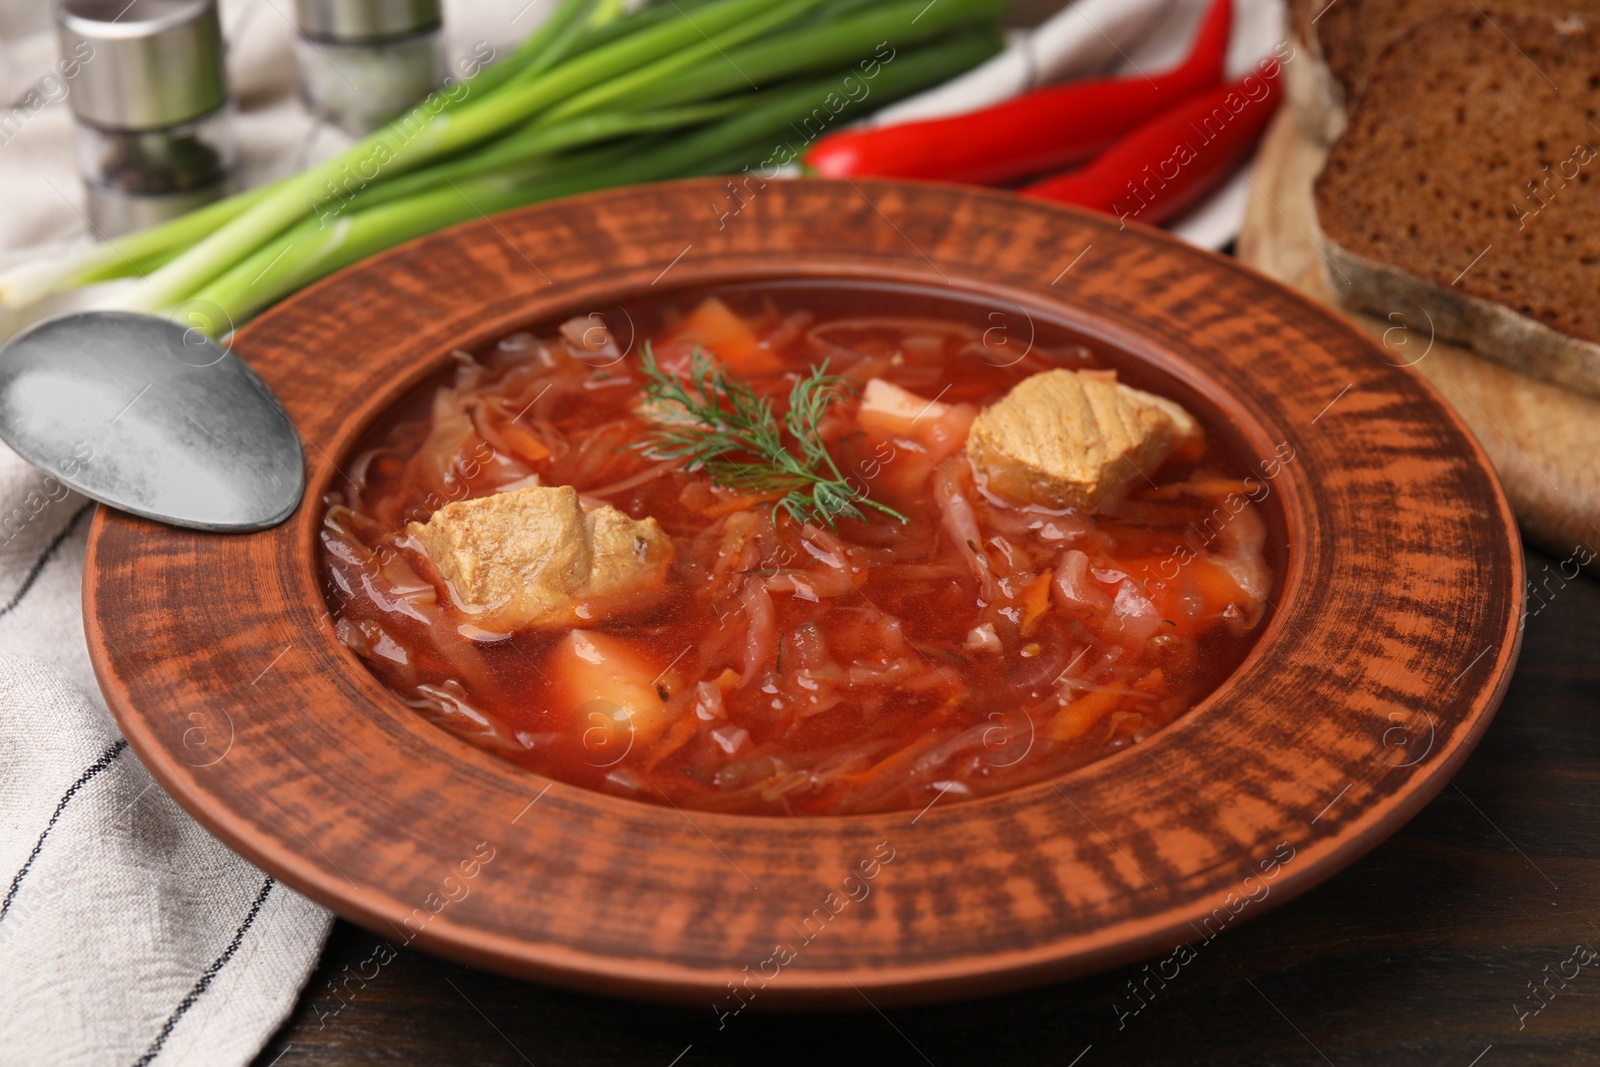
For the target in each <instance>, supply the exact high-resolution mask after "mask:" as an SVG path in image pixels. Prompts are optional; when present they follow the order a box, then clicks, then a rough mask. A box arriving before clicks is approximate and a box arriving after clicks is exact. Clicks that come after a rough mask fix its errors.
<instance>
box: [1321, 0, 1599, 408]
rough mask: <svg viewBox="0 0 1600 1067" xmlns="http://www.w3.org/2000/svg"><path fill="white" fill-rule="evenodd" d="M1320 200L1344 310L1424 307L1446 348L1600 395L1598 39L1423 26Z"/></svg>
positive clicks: (1371, 103) (1587, 31)
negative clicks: (1452, 343) (1456, 346)
mask: <svg viewBox="0 0 1600 1067" xmlns="http://www.w3.org/2000/svg"><path fill="white" fill-rule="evenodd" d="M1315 201H1316V219H1317V225H1318V228H1319V230H1320V241H1321V245H1322V250H1323V253H1324V256H1325V257H1326V259H1327V260H1328V265H1329V270H1328V280H1329V284H1330V287H1331V289H1332V290H1333V291H1334V293H1336V294H1337V295H1338V296H1339V298H1340V299H1341V300H1342V301H1343V302H1345V303H1347V304H1349V305H1351V306H1354V307H1357V308H1360V309H1362V310H1367V311H1372V312H1375V313H1377V314H1378V315H1380V316H1385V315H1388V314H1390V313H1391V312H1397V311H1398V312H1402V313H1405V314H1408V315H1409V314H1412V313H1414V312H1415V310H1416V309H1417V308H1421V309H1423V310H1425V311H1426V312H1427V314H1428V316H1429V317H1430V318H1431V319H1432V321H1433V327H1434V329H1435V330H1436V331H1437V334H1438V336H1440V337H1442V338H1447V339H1451V340H1456V341H1460V342H1462V343H1465V344H1467V345H1469V346H1471V347H1472V348H1474V349H1476V350H1478V351H1479V352H1481V353H1483V354H1485V355H1488V356H1491V357H1493V358H1497V359H1500V360H1501V361H1503V362H1507V363H1510V364H1512V365H1513V366H1515V367H1516V368H1517V369H1518V370H1522V371H1525V372H1527V373H1531V374H1534V375H1537V376H1539V377H1543V378H1546V379H1548V380H1552V381H1557V382H1561V383H1564V384H1567V385H1571V386H1573V387H1575V388H1579V389H1582V390H1584V391H1585V392H1589V393H1594V394H1596V395H1600V29H1594V28H1580V27H1578V26H1575V25H1574V24H1573V23H1572V22H1570V21H1565V22H1561V23H1557V22H1553V21H1551V20H1550V19H1548V18H1539V17H1532V16H1501V17H1498V18H1489V17H1485V16H1483V15H1478V14H1445V15H1438V16H1435V17H1433V18H1431V19H1429V20H1427V21H1425V22H1423V23H1421V24H1419V25H1417V26H1416V27H1414V28H1413V29H1412V30H1411V32H1409V33H1408V34H1406V35H1404V36H1403V37H1401V38H1400V39H1399V40H1397V41H1396V42H1395V43H1394V44H1393V45H1391V47H1390V49H1389V50H1388V52H1387V53H1385V55H1384V56H1383V57H1382V58H1381V60H1380V62H1379V63H1377V64H1376V65H1375V66H1374V67H1373V68H1372V74H1371V80H1370V82H1369V84H1368V86H1367V89H1366V91H1365V92H1364V93H1363V95H1362V96H1361V98H1360V101H1359V102H1358V104H1357V105H1356V108H1355V110H1354V111H1353V112H1352V114H1351V116H1350V122H1349V127H1348V129H1347V130H1346V132H1345V134H1344V135H1343V136H1342V137H1341V138H1340V139H1339V140H1338V142H1337V143H1335V144H1334V146H1333V148H1332V150H1331V151H1330V153H1329V155H1328V159H1327V163H1326V164H1325V165H1324V167H1323V169H1322V172H1321V174H1319V175H1318V177H1317V180H1316V187H1315ZM1413 325H1414V326H1419V328H1420V324H1418V323H1413Z"/></svg>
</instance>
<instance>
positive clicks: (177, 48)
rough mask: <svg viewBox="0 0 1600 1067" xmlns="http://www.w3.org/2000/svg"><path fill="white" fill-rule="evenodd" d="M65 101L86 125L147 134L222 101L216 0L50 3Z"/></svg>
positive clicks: (224, 84) (67, 0)
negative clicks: (70, 68)
mask: <svg viewBox="0 0 1600 1067" xmlns="http://www.w3.org/2000/svg"><path fill="white" fill-rule="evenodd" d="M55 14H56V29H57V33H58V35H59V36H60V38H61V54H62V56H63V57H66V58H70V59H75V60H77V62H78V64H79V72H78V75H77V77H76V78H75V79H74V80H73V83H72V94H71V95H70V96H69V97H68V98H67V99H68V102H69V103H71V105H72V110H73V111H74V112H75V113H76V114H77V116H78V117H79V118H81V119H83V120H84V121H86V122H91V123H94V124H95V125H97V126H104V127H107V128H110V129H117V130H151V129H160V128H162V127H166V126H175V125H177V124H179V123H182V122H188V121H190V120H192V119H196V118H199V117H200V116H201V115H204V114H206V113H207V112H210V111H214V110H216V108H218V107H220V106H221V105H222V104H223V102H224V101H226V100H227V98H228V79H227V73H226V71H225V69H224V66H223V49H222V29H221V26H220V25H219V23H218V21H217V5H216V0H131V2H130V0H56V2H55Z"/></svg>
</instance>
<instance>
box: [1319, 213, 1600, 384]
mask: <svg viewBox="0 0 1600 1067" xmlns="http://www.w3.org/2000/svg"><path fill="white" fill-rule="evenodd" d="M1317 239H1318V241H1319V243H1320V245H1321V248H1322V254H1323V257H1324V258H1323V273H1324V274H1325V275H1326V276H1327V280H1328V288H1329V289H1330V290H1331V291H1332V292H1334V293H1335V294H1337V296H1338V298H1339V302H1340V303H1341V304H1343V305H1345V306H1346V307H1349V308H1352V309H1354V310H1357V311H1366V312H1369V313H1371V314H1373V315H1376V316H1378V317H1379V318H1383V319H1387V318H1388V317H1389V316H1390V315H1392V314H1396V313H1399V314H1402V315H1405V314H1408V313H1411V312H1413V310H1421V311H1423V312H1424V313H1425V315H1426V316H1427V319H1428V323H1429V327H1430V329H1431V330H1432V335H1433V336H1436V337H1438V338H1439V339H1441V340H1446V341H1454V342H1456V343H1458V344H1463V345H1466V346H1467V347H1468V348H1471V349H1472V350H1473V351H1474V352H1477V353H1478V354H1479V355H1482V356H1487V357H1488V358H1490V359H1493V360H1495V361H1496V362H1499V363H1503V364H1505V365H1506V366H1508V367H1510V368H1511V369H1512V370H1515V371H1518V372H1519V373H1522V374H1526V375H1528V376H1530V377H1534V378H1542V379H1544V380H1545V381H1549V382H1555V383H1556V384H1558V385H1565V386H1569V387H1571V388H1573V389H1576V390H1578V391H1579V392H1582V393H1586V394H1588V395H1590V396H1597V397H1600V345H1596V344H1592V343H1590V342H1588V341H1584V340H1581V339H1579V338H1577V337H1572V336H1569V335H1567V334H1564V333H1561V332H1560V331H1558V330H1552V329H1551V328H1550V327H1548V326H1546V325H1545V324H1544V323H1542V322H1538V321H1537V320H1535V319H1530V318H1528V317H1527V316H1526V315H1522V314H1519V313H1517V312H1515V311H1512V310H1511V309H1510V308H1508V307H1506V306H1505V305H1504V304H1497V303H1495V302H1494V301H1492V300H1484V299H1482V298H1481V297H1476V296H1472V295H1471V294H1469V293H1465V292H1463V291H1461V290H1460V289H1456V288H1452V287H1450V286H1445V285H1439V284H1438V283H1437V282H1433V281H1429V280H1427V279H1425V278H1419V277H1417V276H1416V275H1414V274H1408V273H1406V272H1405V271H1402V270H1399V269H1397V268H1395V267H1391V266H1389V265H1388V264H1385V263H1380V262H1378V261H1376V260H1372V259H1367V258H1366V257H1364V256H1358V255H1356V254H1355V253H1354V252H1351V251H1349V250H1348V249H1345V248H1342V247H1341V246H1340V245H1339V244H1338V242H1336V241H1333V240H1331V239H1329V238H1328V237H1327V236H1326V235H1325V234H1323V233H1321V228H1320V227H1318V234H1317ZM1406 326H1407V328H1408V329H1411V330H1413V331H1414V330H1416V329H1418V328H1419V327H1418V324H1417V323H1416V322H1414V321H1412V322H1408V323H1406Z"/></svg>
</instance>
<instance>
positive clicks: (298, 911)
mask: <svg viewBox="0 0 1600 1067" xmlns="http://www.w3.org/2000/svg"><path fill="white" fill-rule="evenodd" d="M93 508H94V505H93V504H91V503H89V502H88V501H86V500H85V499H84V498H83V497H81V496H78V495H77V494H76V493H72V492H70V491H68V490H67V489H66V488H65V487H64V486H62V485H61V484H60V483H59V482H57V481H56V480H55V479H54V478H50V477H48V476H46V475H44V474H42V473H40V472H38V471H36V470H34V469H33V468H31V467H29V466H28V465H27V464H25V463H23V462H22V461H21V460H20V459H18V458H17V457H16V456H15V455H14V454H13V453H11V452H9V451H8V450H4V449H0V974H3V975H5V976H6V990H5V993H4V995H3V997H0V1004H3V1007H0V1065H6V1067H10V1065H13V1064H15V1065H17V1067H37V1065H41V1064H129V1063H132V1064H141V1065H142V1064H151V1063H155V1064H162V1063H166V1064H191V1063H192V1064H207V1065H210V1064H217V1065H227V1064H241V1063H246V1062H248V1061H249V1060H250V1058H251V1057H252V1056H253V1055H255V1053H256V1051H257V1050H259V1049H260V1048H261V1046H262V1045H263V1044H264V1043H265V1042H266V1040H267V1038H268V1037H270V1036H271V1034H272V1032H273V1030H275V1029H276V1028H277V1027H278V1025H279V1024H280V1023H281V1022H282V1021H283V1019H284V1018H285V1017H286V1016H287V1015H288V1013H289V1011H290V1010H291V1009H292V1008H293V1007H294V1002H295V998H296V997H297V996H298V994H299V991H300V988H301V986H303V985H304V984H305V981H306V978H307V976H308V975H310V973H311V971H312V968H314V967H315V966H316V962H317V957H318V956H319V955H320V954H321V952H322V945H323V942H324V941H325V940H326V938H327V934H328V928H329V925H330V923H331V921H332V917H331V916H330V915H329V913H328V912H326V911H324V910H323V909H322V908H320V907H318V906H317V905H315V904H313V903H311V902H310V901H308V900H306V899H305V898H304V897H302V896H300V895H299V894H298V893H295V892H293V891H292V890H290V889H288V888H286V887H285V886H283V885H280V884H278V883H277V882H275V881H274V880H273V879H272V878H269V877H267V876H266V875H264V874H262V873H261V872H260V871H258V870H256V869H255V868H254V867H252V866H251V865H250V864H249V863H247V862H245V861H244V860H243V859H241V858H239V857H238V856H236V855H234V854H233V853H232V852H230V851H228V849H227V848H226V847H224V846H223V845H222V844H221V843H219V842H218V841H216V840H215V839H214V838H212V837H211V835H210V834H208V833H206V831H205V830H203V829H201V827H200V825H199V824H198V823H196V822H195V821H194V820H193V819H191V818H190V817H189V815H188V814H187V813H185V812H184V811H183V810H182V809H181V808H179V807H178V806H177V804H175V803H174V802H173V801H172V799H171V798H169V797H168V796H167V795H166V793H164V792H162V790H161V789H160V788H158V787H156V785H155V783H154V781H152V779H151V778H150V775H149V773H148V772H147V771H146V770H145V769H144V767H143V766H141V765H140V763H139V760H138V757H136V756H135V755H134V754H133V753H132V752H131V751H129V750H128V743H127V742H126V741H124V740H123V739H122V738H121V737H120V736H118V734H117V730H116V727H115V726H114V725H113V724H112V721H111V717H110V715H109V714H107V712H106V710H105V708H104V706H103V705H102V704H101V702H100V698H99V692H98V690H97V689H96V687H95V684H94V680H93V677H92V676H91V674H90V668H89V663H88V654H87V650H86V649H85V646H84V638H83V617H82V613H81V609H80V606H79V594H80V588H81V585H82V574H83V551H84V543H85V540H86V537H87V532H88V527H89V519H90V517H91V514H92V511H93Z"/></svg>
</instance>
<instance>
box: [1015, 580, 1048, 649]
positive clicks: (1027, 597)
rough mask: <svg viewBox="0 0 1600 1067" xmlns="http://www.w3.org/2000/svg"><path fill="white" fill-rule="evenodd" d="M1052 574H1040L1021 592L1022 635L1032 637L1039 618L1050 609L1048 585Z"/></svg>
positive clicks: (1037, 626)
mask: <svg viewBox="0 0 1600 1067" xmlns="http://www.w3.org/2000/svg"><path fill="white" fill-rule="evenodd" d="M1054 577H1055V576H1054V575H1052V574H1041V575H1039V577H1037V578H1035V579H1034V580H1033V584H1032V585H1030V586H1028V588H1027V589H1026V590H1025V591H1024V592H1023V594H1022V636H1023V637H1032V636H1033V631H1034V630H1036V629H1038V628H1039V620H1040V619H1042V618H1044V615H1045V612H1047V611H1049V610H1050V585H1051V579H1052V578H1054Z"/></svg>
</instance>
